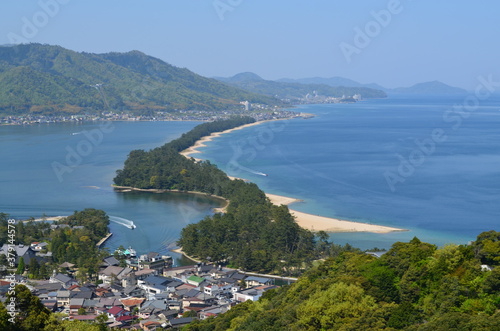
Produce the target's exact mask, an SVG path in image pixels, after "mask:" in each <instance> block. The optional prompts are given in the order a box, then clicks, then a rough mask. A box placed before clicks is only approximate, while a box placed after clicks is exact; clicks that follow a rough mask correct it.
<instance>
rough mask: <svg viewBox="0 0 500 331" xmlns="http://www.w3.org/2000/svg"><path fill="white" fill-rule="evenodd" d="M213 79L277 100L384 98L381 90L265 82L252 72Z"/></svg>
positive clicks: (384, 94) (320, 84)
mask: <svg viewBox="0 0 500 331" xmlns="http://www.w3.org/2000/svg"><path fill="white" fill-rule="evenodd" d="M214 78H215V79H217V80H219V81H221V82H224V83H226V84H229V85H231V86H235V87H238V88H241V89H244V90H247V91H249V92H253V93H259V94H264V95H269V96H274V97H276V98H279V99H291V100H294V99H296V100H300V99H304V98H306V96H307V95H311V94H314V95H321V96H324V97H329V98H341V97H343V96H353V95H355V94H360V95H361V96H362V97H363V98H385V97H386V96H387V95H386V93H385V92H384V91H382V90H377V89H373V88H368V87H363V86H330V85H327V84H322V83H317V84H316V83H314V84H304V83H297V82H287V81H280V80H278V81H273V80H266V79H263V78H262V77H260V76H259V75H257V74H255V73H252V72H242V73H238V74H236V75H234V76H232V77H214Z"/></svg>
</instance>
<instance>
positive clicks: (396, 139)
mask: <svg viewBox="0 0 500 331" xmlns="http://www.w3.org/2000/svg"><path fill="white" fill-rule="evenodd" d="M460 102H461V100H460V99H449V98H448V99H424V100H422V99H420V100H418V99H403V98H400V99H396V98H392V99H383V100H370V101H363V102H360V103H357V104H336V105H308V106H303V107H300V108H298V109H297V110H298V111H304V112H308V113H314V114H315V115H316V117H314V118H311V119H307V120H304V119H294V120H286V121H276V122H268V123H264V124H261V125H258V126H254V127H250V128H247V129H243V130H239V131H234V132H232V133H229V134H226V135H223V136H221V137H219V138H217V139H215V140H213V141H212V142H210V143H209V144H208V146H207V147H206V148H204V149H203V151H204V154H202V157H203V158H207V159H209V160H211V161H212V162H214V163H215V164H217V165H218V166H219V167H220V168H221V169H222V170H224V171H226V172H227V173H228V174H230V175H233V176H237V177H242V178H247V179H249V180H251V181H254V182H255V183H257V184H258V185H259V186H260V187H261V188H262V189H264V190H265V191H266V192H269V193H275V194H280V195H285V196H292V197H296V198H300V199H303V200H304V202H301V203H297V204H295V205H293V208H295V209H297V210H300V211H304V212H308V213H312V214H319V215H323V216H330V217H337V218H342V219H348V220H353V221H362V222H369V223H376V224H383V225H388V226H394V227H400V228H405V229H409V230H410V231H408V232H398V233H389V234H369V233H355V234H346V233H343V234H333V235H332V238H333V240H334V241H335V242H337V243H346V242H349V243H350V244H351V245H354V246H358V247H361V248H365V249H369V248H372V247H375V246H377V247H389V246H390V245H391V244H392V243H393V242H395V241H398V240H405V241H406V240H409V239H411V238H412V237H413V236H418V237H419V238H421V239H422V240H425V241H428V242H432V243H435V244H438V245H443V244H446V243H449V242H455V243H466V242H467V241H469V240H473V239H474V238H475V237H476V235H477V234H479V233H480V232H482V231H486V230H490V229H496V230H499V226H498V225H499V215H500V203H499V202H500V153H499V146H500V130H499V127H500V111H499V109H500V107H499V105H500V100H498V99H491V100H488V101H486V102H483V103H482V105H481V107H479V108H478V109H477V110H476V111H474V112H473V113H471V114H470V116H469V117H467V118H464V119H463V121H462V123H461V125H460V126H459V127H455V128H454V125H456V124H457V122H456V119H455V118H454V117H450V115H449V114H448V113H447V112H448V111H449V110H450V109H451V107H452V106H453V105H454V104H459V103H460ZM445 114H448V115H445ZM447 116H448V117H447ZM196 124H198V123H196V122H114V123H113V127H114V129H113V130H111V131H110V132H107V133H103V137H102V141H99V142H98V143H95V144H94V142H93V140H92V138H89V137H87V136H86V135H85V134H84V133H83V132H84V131H87V132H95V131H93V130H98V129H99V125H100V124H99V123H88V124H80V125H76V124H70V123H61V124H50V125H33V126H24V127H23V126H9V127H7V126H3V127H0V156H1V160H2V162H1V163H0V185H1V190H0V211H1V212H6V213H10V214H11V215H12V216H13V217H17V218H23V217H24V218H27V217H30V216H34V217H40V216H42V214H44V213H45V214H47V215H49V216H57V215H68V214H71V213H72V212H73V211H74V210H81V209H83V208H88V207H92V208H99V209H103V210H105V211H106V212H107V213H108V214H109V215H111V216H112V223H111V230H112V232H113V233H114V235H113V237H112V238H111V239H110V241H109V242H108V243H107V246H108V247H109V248H110V249H111V250H113V249H114V248H116V247H118V246H119V245H124V246H129V245H132V246H133V247H134V248H135V249H136V250H137V251H139V253H145V252H148V251H159V252H166V251H168V248H169V247H172V246H173V245H174V244H175V240H176V239H177V238H178V236H179V233H180V230H181V229H182V227H184V226H185V225H186V224H188V223H191V222H197V221H198V220H200V219H202V218H203V217H204V216H205V215H210V214H211V213H212V207H213V206H216V205H217V201H214V200H212V199H208V198H204V197H203V198H202V197H197V196H190V195H182V194H174V193H172V194H148V193H125V194H120V193H115V192H114V191H113V190H112V189H111V187H110V184H111V183H112V178H113V177H114V174H115V171H116V170H117V169H119V168H121V167H122V166H123V162H124V160H125V159H126V156H127V154H128V153H129V152H130V151H131V150H132V149H139V148H140V149H150V148H153V147H157V146H160V145H162V144H164V143H165V142H168V141H170V140H172V139H174V138H176V137H178V136H180V135H181V134H182V133H183V132H186V131H188V130H190V129H191V128H192V127H194V126H195V125H196ZM436 129H440V130H442V132H443V134H444V135H445V136H446V137H447V139H446V141H442V142H439V143H436V144H435V146H434V150H432V153H429V154H428V155H425V157H424V158H422V159H414V161H415V160H416V161H419V163H420V164H418V166H415V167H414V171H413V172H412V173H411V175H408V174H407V173H405V172H403V173H402V174H403V175H405V176H404V178H403V177H402V178H403V179H404V181H402V182H396V183H395V184H393V186H394V191H393V190H392V189H391V185H389V184H388V181H387V179H386V177H387V176H386V174H387V173H393V174H397V175H399V176H402V175H401V174H400V171H399V169H398V167H399V166H400V164H401V160H400V158H403V159H405V158H406V159H407V160H408V159H409V156H410V155H412V153H413V152H415V151H418V150H419V147H418V144H416V141H419V142H423V141H426V140H427V139H429V138H431V137H432V132H433V130H436ZM90 137H92V136H90ZM96 137H97V138H98V136H96ZM96 137H94V139H97V138H96ZM98 140H99V139H97V140H96V141H98ZM89 143H90V145H89ZM89 146H90V147H91V148H89ZM78 148H80V152H83V153H80V154H82V155H83V154H84V155H83V156H82V157H81V160H78V159H71V157H70V158H69V159H68V160H66V158H67V157H68V155H69V154H71V152H70V151H71V150H73V151H76V150H78ZM85 148H87V150H86V149H85ZM415 155H417V154H415V153H414V156H415ZM417 156H418V155H417ZM67 161H70V164H72V163H71V162H73V163H74V164H72V165H74V167H71V172H69V171H66V172H61V171H59V175H60V176H57V172H54V168H53V164H54V162H58V163H59V164H61V165H63V166H65V165H68V162H67ZM78 161H79V162H78ZM62 169H65V168H62ZM263 173H264V174H267V175H268V176H263V175H262V174H263ZM406 175H408V176H406ZM129 222H134V224H135V225H136V226H137V228H136V229H135V230H130V229H129V228H128V227H127V224H130V223H129Z"/></svg>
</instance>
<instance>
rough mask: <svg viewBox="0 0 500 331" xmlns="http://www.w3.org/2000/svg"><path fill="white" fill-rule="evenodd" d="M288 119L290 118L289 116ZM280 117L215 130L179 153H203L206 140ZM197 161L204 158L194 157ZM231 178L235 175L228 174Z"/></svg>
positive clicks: (187, 155) (188, 155) (184, 154)
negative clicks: (202, 148)
mask: <svg viewBox="0 0 500 331" xmlns="http://www.w3.org/2000/svg"><path fill="white" fill-rule="evenodd" d="M287 119H288V118H287ZM279 120H280V119H276V120H265V121H257V122H253V123H249V124H245V125H241V126H238V127H236V128H232V129H228V130H224V131H221V132H214V133H212V134H210V135H209V136H205V137H202V138H201V139H198V140H197V141H196V142H195V143H194V145H193V146H191V147H188V148H186V149H185V150H183V151H181V152H179V154H181V155H183V156H185V157H188V158H189V157H192V156H191V154H201V153H203V152H202V151H200V150H198V148H200V147H206V146H207V145H205V143H206V142H209V141H212V140H213V139H214V138H217V137H219V136H221V135H223V134H226V133H229V132H233V131H237V130H241V129H244V128H248V127H251V126H255V125H259V124H262V123H266V122H271V121H279ZM193 159H195V160H196V161H202V159H198V158H194V157H193ZM228 177H229V178H231V179H232V178H235V177H230V176H228Z"/></svg>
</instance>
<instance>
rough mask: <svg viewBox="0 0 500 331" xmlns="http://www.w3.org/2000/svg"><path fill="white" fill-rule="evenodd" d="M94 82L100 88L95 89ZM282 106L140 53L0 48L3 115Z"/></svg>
mask: <svg viewBox="0 0 500 331" xmlns="http://www.w3.org/2000/svg"><path fill="white" fill-rule="evenodd" d="M96 84H102V85H99V86H97V85H96ZM244 100H248V101H250V102H252V103H260V104H267V105H281V102H280V101H279V100H277V99H275V98H274V97H269V96H264V95H258V94H255V93H251V92H247V91H244V90H241V89H238V88H235V87H232V86H228V85H226V84H223V83H221V82H219V81H217V80H215V79H210V78H206V77H202V76H200V75H197V74H195V73H193V72H191V71H189V70H188V69H185V68H177V67H174V66H172V65H170V64H167V63H165V62H163V61H161V60H159V59H157V58H154V57H151V56H148V55H146V54H143V53H141V52H139V51H131V52H128V53H107V54H91V53H78V52H74V51H71V50H68V49H64V48H62V47H60V46H51V45H41V44H25V45H16V46H1V47H0V113H4V114H9V115H22V114H27V113H31V114H40V113H43V114H53V113H67V114H77V113H81V112H82V111H102V110H109V109H110V108H111V109H113V110H132V111H137V112H140V111H150V110H162V111H170V110H184V109H186V110H214V111H219V110H224V109H240V108H241V105H240V104H239V102H240V101H244Z"/></svg>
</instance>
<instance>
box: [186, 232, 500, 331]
mask: <svg viewBox="0 0 500 331" xmlns="http://www.w3.org/2000/svg"><path fill="white" fill-rule="evenodd" d="M499 245H500V232H495V231H490V232H485V233H482V234H481V235H479V236H478V238H477V240H476V242H474V243H473V244H472V245H470V246H458V245H448V246H445V247H443V248H440V249H437V248H436V247H435V246H434V245H431V244H427V243H423V242H421V241H420V240H418V239H417V238H414V239H413V240H411V241H410V242H408V243H402V242H398V243H395V244H394V245H393V246H392V248H391V249H390V250H389V251H388V252H387V253H386V254H385V255H383V256H382V257H381V258H379V259H376V258H374V257H372V256H369V255H367V254H364V253H361V252H345V253H342V254H341V255H340V256H338V257H337V258H330V259H327V260H326V261H325V262H324V263H322V264H321V265H319V266H318V267H315V268H313V269H311V270H310V271H308V272H307V273H306V274H305V275H304V276H303V277H301V278H300V279H299V281H298V282H297V283H295V284H292V285H290V286H287V287H283V288H280V289H278V290H273V291H269V292H267V293H266V294H265V295H264V296H263V297H262V298H261V299H260V300H259V301H258V302H250V301H248V302H246V303H243V304H241V305H238V306H236V307H234V308H232V309H231V310H230V311H229V312H227V313H225V314H223V315H220V316H219V317H216V318H210V319H208V320H205V321H197V322H194V323H192V324H191V325H189V326H188V327H186V328H185V330H189V331H205V330H206V331H209V330H210V331H211V330H415V331H417V330H418V331H420V330H422V331H424V330H433V331H435V330H464V331H465V330H467V331H477V330H484V331H486V330H500V310H499V309H500V263H499V262H500V261H498V260H497V259H498V257H499V256H500V249H499ZM486 262H489V263H491V265H490V267H492V268H493V269H492V271H482V268H481V264H484V263H486ZM483 269H484V268H483Z"/></svg>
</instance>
